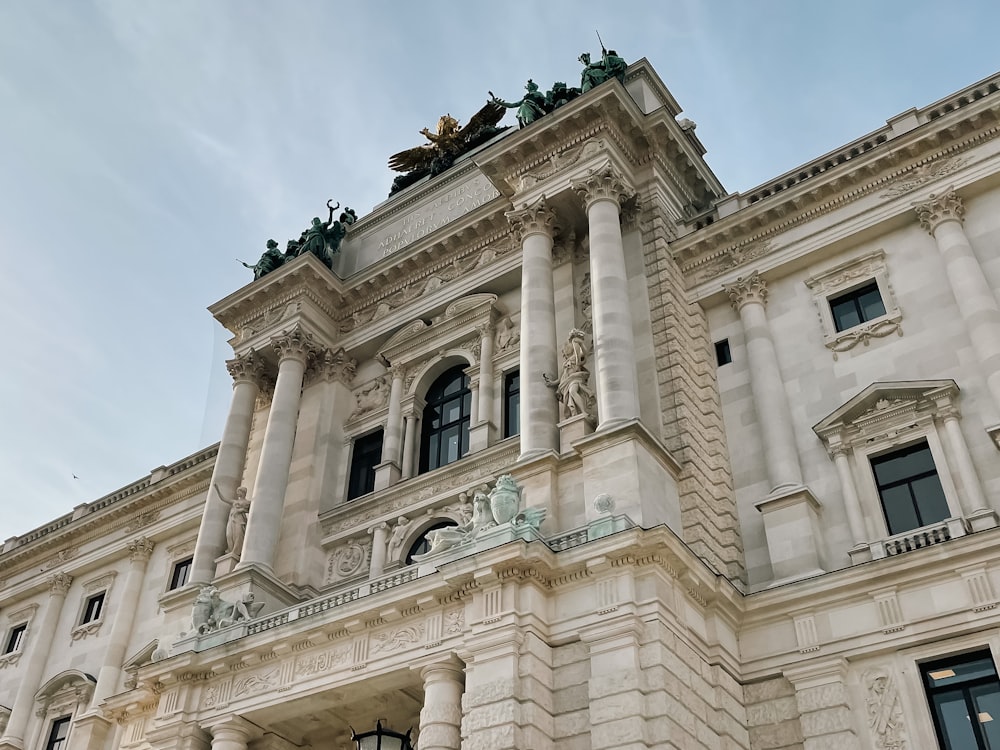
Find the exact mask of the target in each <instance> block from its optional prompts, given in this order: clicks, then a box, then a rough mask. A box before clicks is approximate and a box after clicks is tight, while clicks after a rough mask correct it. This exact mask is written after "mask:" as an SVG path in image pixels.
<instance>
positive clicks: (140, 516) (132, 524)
mask: <svg viewBox="0 0 1000 750" xmlns="http://www.w3.org/2000/svg"><path fill="white" fill-rule="evenodd" d="M159 518H160V511H159V510H147V511H143V512H142V513H136V514H135V515H134V516H132V518H131V519H129V522H128V524H127V525H126V526H125V530H126V531H129V532H132V531H138V530H139V529H144V528H146V527H147V526H152V525H153V524H154V523H156V522H157V521H158V520H159Z"/></svg>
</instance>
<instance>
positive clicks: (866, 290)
mask: <svg viewBox="0 0 1000 750" xmlns="http://www.w3.org/2000/svg"><path fill="white" fill-rule="evenodd" d="M830 311H831V312H832V313H833V324H834V326H835V327H836V329H837V330H838V331H846V330H847V329H848V328H854V326H859V325H861V324H862V323H866V322H868V321H869V320H874V319H875V318H880V317H882V316H883V315H885V304H884V303H883V302H882V295H881V294H880V293H879V290H878V284H877V283H876V282H874V281H873V282H871V283H870V284H865V285H864V286H863V287H859V288H857V289H854V290H852V291H850V292H848V293H847V294H842V295H840V296H839V297H833V298H832V299H831V300H830Z"/></svg>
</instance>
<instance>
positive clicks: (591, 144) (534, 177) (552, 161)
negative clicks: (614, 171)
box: [519, 138, 607, 191]
mask: <svg viewBox="0 0 1000 750" xmlns="http://www.w3.org/2000/svg"><path fill="white" fill-rule="evenodd" d="M606 149H607V146H606V144H605V142H604V140H603V139H602V138H591V139H589V140H587V141H584V142H583V143H581V144H579V145H576V146H572V147H571V148H568V149H565V150H564V151H561V152H559V153H558V154H553V155H552V156H550V157H549V158H548V159H547V160H546V161H545V162H544V163H543V164H542V165H541V166H538V167H536V168H535V169H533V170H531V171H530V172H526V173H524V174H523V175H521V178H520V184H519V188H520V190H522V191H524V190H528V189H530V188H532V187H534V186H535V185H537V184H538V183H539V182H541V181H542V180H546V179H548V178H549V177H551V176H552V175H554V174H556V173H557V172H561V171H562V170H564V169H567V168H569V167H572V166H573V165H574V164H576V163H577V162H578V161H580V160H581V159H587V158H589V157H591V156H596V155H597V154H599V153H601V152H602V151H605V150H606Z"/></svg>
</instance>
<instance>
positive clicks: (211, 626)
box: [191, 586, 264, 635]
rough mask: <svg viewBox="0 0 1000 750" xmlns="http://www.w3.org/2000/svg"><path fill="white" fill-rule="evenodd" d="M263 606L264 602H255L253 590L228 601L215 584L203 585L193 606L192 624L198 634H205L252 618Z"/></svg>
mask: <svg viewBox="0 0 1000 750" xmlns="http://www.w3.org/2000/svg"><path fill="white" fill-rule="evenodd" d="M263 608H264V605H263V603H256V602H254V595H253V592H252V591H247V592H246V593H244V594H243V595H242V596H240V598H239V599H238V600H237V601H235V602H228V601H226V600H225V599H223V598H222V597H221V596H220V594H219V590H218V589H217V588H215V586H202V587H201V589H200V590H199V591H198V596H197V597H196V598H195V600H194V605H193V606H192V608H191V625H192V627H193V628H194V631H195V632H196V633H197V634H198V635H205V634H206V633H211V632H213V631H216V630H218V629H219V628H225V627H228V626H230V625H235V624H236V623H238V622H244V621H248V620H252V619H253V618H255V617H256V616H257V615H259V614H260V611H261V610H262V609H263Z"/></svg>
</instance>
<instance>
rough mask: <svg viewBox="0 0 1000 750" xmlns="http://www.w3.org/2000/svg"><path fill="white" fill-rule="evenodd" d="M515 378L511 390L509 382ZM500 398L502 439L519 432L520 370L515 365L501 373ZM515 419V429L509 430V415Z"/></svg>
mask: <svg viewBox="0 0 1000 750" xmlns="http://www.w3.org/2000/svg"><path fill="white" fill-rule="evenodd" d="M515 377H516V378H517V389H516V390H512V389H511V387H510V382H511V381H512V380H513V379H514V378H515ZM500 382H501V388H502V392H501V399H502V406H501V411H502V422H503V425H502V426H503V430H502V433H501V434H502V436H503V437H502V439H504V440H506V439H507V438H512V437H516V436H518V435H520V434H521V370H520V368H517V367H515V368H514V369H513V370H507V371H506V372H504V373H503V375H501V381H500ZM515 398H516V403H514V408H513V409H512V408H511V403H512V401H514V399H515ZM512 415H513V417H514V419H515V420H516V421H517V430H516V431H513V432H512V431H511V416H512Z"/></svg>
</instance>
